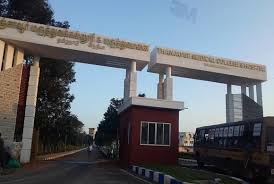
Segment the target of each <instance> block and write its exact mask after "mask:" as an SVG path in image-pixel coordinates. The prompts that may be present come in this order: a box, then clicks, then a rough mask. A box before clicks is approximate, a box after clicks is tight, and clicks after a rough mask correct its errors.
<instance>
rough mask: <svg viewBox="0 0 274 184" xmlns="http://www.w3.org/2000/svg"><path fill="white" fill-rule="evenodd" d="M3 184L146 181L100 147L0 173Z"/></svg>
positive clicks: (127, 183) (129, 183) (138, 183)
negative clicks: (103, 154) (133, 174)
mask: <svg viewBox="0 0 274 184" xmlns="http://www.w3.org/2000/svg"><path fill="white" fill-rule="evenodd" d="M0 183H1V184H11V183H12V184H36V183H37V184H62V183H64V184H85V183H88V184H144V183H146V182H144V181H141V180H139V179H137V178H136V177H134V176H132V175H130V174H128V173H126V172H124V171H123V170H121V169H120V168H119V167H118V166H117V165H116V164H115V163H113V162H110V161H107V160H104V158H103V157H102V156H101V154H100V153H98V151H96V150H93V151H92V152H91V154H90V155H88V153H87V151H81V152H79V153H76V154H74V155H72V156H68V157H65V158H62V159H58V160H54V161H43V162H39V163H38V165H37V166H36V167H34V168H31V169H22V170H19V171H17V172H16V173H15V174H13V175H8V176H0Z"/></svg>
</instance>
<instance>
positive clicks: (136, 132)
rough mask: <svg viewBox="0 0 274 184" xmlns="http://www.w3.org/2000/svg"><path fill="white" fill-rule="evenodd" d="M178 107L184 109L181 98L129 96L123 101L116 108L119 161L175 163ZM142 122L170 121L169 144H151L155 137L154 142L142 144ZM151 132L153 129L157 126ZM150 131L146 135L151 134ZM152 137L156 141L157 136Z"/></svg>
mask: <svg viewBox="0 0 274 184" xmlns="http://www.w3.org/2000/svg"><path fill="white" fill-rule="evenodd" d="M182 109H184V103H183V102H178V101H168V100H162V99H150V98H143V97H131V98H129V99H128V100H127V101H126V102H124V104H123V105H122V106H121V108H120V109H119V119H120V132H119V134H120V136H119V137H120V152H119V154H120V155H119V156H120V163H121V165H122V166H124V167H127V166H129V165H143V164H166V165H174V164H177V163H178V149H179V147H178V145H179V139H178V133H179V111H180V110H182ZM142 122H143V123H146V122H148V123H150V122H151V123H167V124H170V131H169V132H170V133H169V137H170V138H169V144H167V145H159V144H155V141H154V144H143V143H142V142H141V137H142V128H141V126H142ZM155 126H156V127H157V125H155ZM159 126H161V125H159ZM151 132H154V133H155V132H157V130H153V131H151ZM159 132H161V131H159ZM154 133H151V135H150V136H151V137H153V134H154ZM143 134H144V133H143ZM165 135H168V134H165ZM159 136H161V135H159ZM152 139H153V138H152ZM155 139H156V141H157V136H156V137H155ZM158 139H159V138H158ZM160 139H161V138H160Z"/></svg>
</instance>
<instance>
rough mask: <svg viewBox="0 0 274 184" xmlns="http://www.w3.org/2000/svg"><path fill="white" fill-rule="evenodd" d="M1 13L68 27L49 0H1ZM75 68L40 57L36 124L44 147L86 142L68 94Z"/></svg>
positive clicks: (68, 64) (73, 78)
mask: <svg viewBox="0 0 274 184" xmlns="http://www.w3.org/2000/svg"><path fill="white" fill-rule="evenodd" d="M0 15H1V16H5V17H8V18H14V19H19V20H24V21H30V22H36V23H41V24H47V25H52V26H57V27H62V28H69V23H68V22H67V21H65V22H59V21H56V20H55V19H54V17H53V15H54V12H53V10H52V8H51V7H50V5H49V3H48V1H47V0H24V1H22V0H0ZM25 59H27V60H28V62H27V64H29V63H31V62H29V61H31V57H29V56H26V58H25ZM73 67H74V64H73V63H71V62H64V61H59V60H54V59H49V58H41V61H40V79H39V89H38V97H37V105H36V107H37V110H36V117H35V127H36V128H38V129H41V131H40V139H41V140H42V143H43V145H44V146H43V147H44V148H46V147H50V146H52V145H55V147H56V144H59V143H60V144H61V143H62V144H64V143H65V142H66V143H69V144H73V145H77V144H79V143H82V142H83V141H82V140H83V133H81V132H82V127H83V123H82V122H80V121H79V120H78V118H77V117H76V116H75V115H73V114H71V112H70V104H71V102H72V101H73V99H74V96H73V95H71V94H70V93H69V89H70V88H69V86H70V84H71V83H73V82H75V72H74V70H73ZM19 132H20V131H19ZM21 132H22V131H21ZM79 139H81V141H79Z"/></svg>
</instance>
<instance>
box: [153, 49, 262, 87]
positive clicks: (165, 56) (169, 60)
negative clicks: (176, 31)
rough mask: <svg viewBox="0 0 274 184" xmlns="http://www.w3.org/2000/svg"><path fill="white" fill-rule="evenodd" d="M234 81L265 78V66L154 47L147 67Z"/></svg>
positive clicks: (204, 77)
mask: <svg viewBox="0 0 274 184" xmlns="http://www.w3.org/2000/svg"><path fill="white" fill-rule="evenodd" d="M167 66H171V68H172V75H173V76H178V77H186V78H192V79H199V80H206V81H212V82H219V83H225V84H233V85H248V84H256V83H258V82H264V81H266V80H267V72H266V66H264V65H259V64H253V63H247V62H242V61H238V60H231V59H226V58H220V57H215V56H209V55H201V54H198V53H193V52H187V51H181V50H175V49H168V48H155V49H154V50H153V51H152V52H151V59H150V63H149V65H148V71H149V72H153V73H165V68H166V67H167Z"/></svg>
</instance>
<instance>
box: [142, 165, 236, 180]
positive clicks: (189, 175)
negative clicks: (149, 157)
mask: <svg viewBox="0 0 274 184" xmlns="http://www.w3.org/2000/svg"><path fill="white" fill-rule="evenodd" d="M145 167H146V168H148V169H152V170H154V171H159V172H163V173H166V174H168V175H171V176H173V177H175V178H177V179H179V180H181V181H185V182H192V183H198V182H195V181H197V180H214V179H215V178H220V179H221V180H222V182H223V183H224V184H240V182H238V181H236V180H233V179H231V178H229V177H226V176H222V175H219V174H216V173H213V172H209V171H202V170H196V169H190V168H184V167H180V166H156V165H153V166H145Z"/></svg>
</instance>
